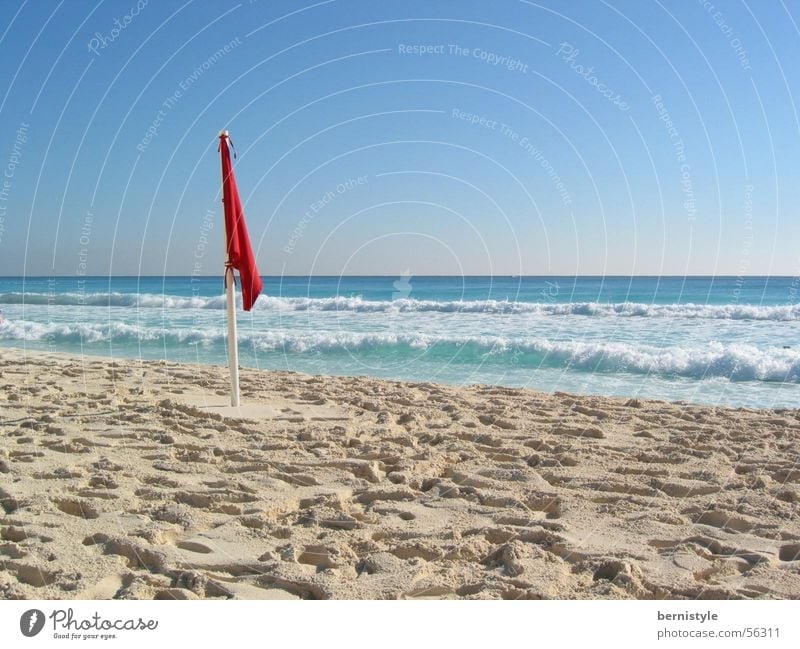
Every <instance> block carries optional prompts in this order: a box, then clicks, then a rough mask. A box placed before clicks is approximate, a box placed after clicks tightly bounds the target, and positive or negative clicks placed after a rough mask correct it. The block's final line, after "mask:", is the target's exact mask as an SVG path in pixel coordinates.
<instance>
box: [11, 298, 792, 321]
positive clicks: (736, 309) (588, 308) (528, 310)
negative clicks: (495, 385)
mask: <svg viewBox="0 0 800 649" xmlns="http://www.w3.org/2000/svg"><path fill="white" fill-rule="evenodd" d="M0 304H29V305H65V306H85V307H95V306H103V307H109V306H110V307H128V308H137V309H224V308H225V296H224V295H219V296H214V297H199V296H191V297H190V296H179V295H163V294H157V293H138V294H137V293H87V294H82V293H60V294H55V295H51V294H47V293H19V292H17V293H2V294H0ZM255 311H262V312H270V311H343V312H354V313H423V312H429V313H430V312H438V313H487V314H521V315H526V314H527V315H532V316H568V315H577V316H597V317H632V318H633V317H641V318H689V319H711V320H772V321H779V322H786V321H794V320H800V305H798V304H795V305H778V306H759V305H748V304H717V305H714V304H692V303H688V304H647V303H641V302H617V303H603V302H572V303H566V304H556V303H541V302H512V301H506V300H415V299H409V298H407V299H399V300H365V299H363V298H361V297H346V296H337V297H327V298H307V297H272V296H264V295H262V296H260V297H259V298H258V301H257V302H256V306H255Z"/></svg>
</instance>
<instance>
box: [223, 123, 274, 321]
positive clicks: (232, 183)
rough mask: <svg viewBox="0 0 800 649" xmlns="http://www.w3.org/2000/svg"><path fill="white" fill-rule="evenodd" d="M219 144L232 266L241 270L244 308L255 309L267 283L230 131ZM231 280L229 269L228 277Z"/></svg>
mask: <svg viewBox="0 0 800 649" xmlns="http://www.w3.org/2000/svg"><path fill="white" fill-rule="evenodd" d="M219 147H220V152H221V153H222V196H223V202H224V204H225V232H226V233H227V237H228V241H227V251H228V265H229V266H230V267H231V268H235V269H236V270H238V271H239V277H240V279H241V284H242V303H243V305H244V310H245V311H249V310H250V309H252V308H253V304H255V301H256V298H257V297H258V295H259V293H261V289H263V288H264V284H263V283H262V281H261V277H260V276H259V274H258V267H257V266H256V258H255V255H253V248H252V247H251V246H250V235H249V234H247V224H246V223H245V221H244V211H243V210H242V201H241V200H240V199H239V190H238V189H237V187H236V178H235V177H234V175H233V168H232V167H231V152H230V149H229V148H228V133H227V132H225V133H222V134H221V135H220V136H219ZM225 281H227V272H226V278H225Z"/></svg>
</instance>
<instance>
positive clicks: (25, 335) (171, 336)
mask: <svg viewBox="0 0 800 649" xmlns="http://www.w3.org/2000/svg"><path fill="white" fill-rule="evenodd" d="M0 340H2V341H22V340H24V341H29V342H47V343H49V344H51V345H58V344H59V343H62V344H70V343H82V344H98V343H108V342H114V343H115V344H124V343H139V344H145V345H147V344H164V343H170V344H174V345H193V344H199V345H203V346H209V347H215V348H221V349H224V344H225V330H224V329H222V328H219V327H216V328H204V329H195V328H191V327H187V328H185V329H180V328H175V327H171V328H168V329H161V328H157V327H138V326H135V325H128V324H123V323H111V324H67V323H49V324H43V323H37V322H30V321H14V322H5V323H3V324H2V325H0ZM239 342H240V345H241V346H243V347H246V346H249V347H250V348H251V349H254V350H255V351H258V352H285V353H295V354H309V353H320V352H325V353H334V354H335V353H349V354H354V355H370V357H373V356H378V357H385V358H391V359H392V360H393V361H397V360H403V359H405V360H408V361H413V359H414V358H416V357H420V356H424V357H425V358H426V359H427V360H429V361H435V362H451V361H453V360H455V359H458V362H463V361H466V362H470V363H476V362H477V363H488V364H493V363H501V364H504V365H508V363H509V362H513V363H514V365H515V366H516V367H530V368H531V369H535V368H537V367H563V368H569V369H571V370H579V371H586V372H632V373H639V374H656V375H662V376H680V377H687V378H694V379H702V378H711V377H724V378H728V379H730V380H735V381H780V382H791V383H800V351H797V350H793V349H781V348H777V347H766V348H763V347H756V346H754V345H748V344H743V343H720V342H711V343H708V344H706V345H703V346H695V347H681V346H671V347H656V346H652V345H632V344H628V343H622V342H603V341H601V342H595V341H592V342H584V341H576V340H550V339H546V338H519V339H512V338H506V337H501V336H488V335H486V336H457V335H428V334H422V333H392V332H363V333H355V332H346V331H330V332H311V331H296V330H294V331H286V330H274V329H273V330H270V331H265V332H263V333H261V332H254V331H252V330H248V329H246V328H242V330H241V331H240V336H239Z"/></svg>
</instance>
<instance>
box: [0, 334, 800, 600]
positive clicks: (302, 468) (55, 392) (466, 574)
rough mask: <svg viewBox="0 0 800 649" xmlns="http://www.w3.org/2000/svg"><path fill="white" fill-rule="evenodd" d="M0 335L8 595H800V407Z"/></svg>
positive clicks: (2, 522)
mask: <svg viewBox="0 0 800 649" xmlns="http://www.w3.org/2000/svg"><path fill="white" fill-rule="evenodd" d="M241 382H242V401H243V403H244V404H245V406H244V407H243V408H242V409H241V410H239V411H236V412H234V411H232V409H231V408H230V406H227V405H226V401H227V399H226V395H227V387H228V381H227V372H226V369H225V368H224V367H222V366H210V365H194V364H191V365H190V364H181V363H177V362H175V363H173V362H167V361H144V360H138V359H137V360H132V359H121V358H108V357H101V356H91V355H88V354H87V355H84V356H80V355H69V354H63V353H60V352H42V351H26V350H23V349H18V348H11V347H2V348H0V386H2V390H0V412H1V413H2V415H0V431H2V441H0V473H2V486H0V505H2V508H0V559H2V560H3V562H4V566H5V571H4V572H2V573H0V598H4V599H11V598H28V599H31V598H36V599H48V598H52V599H70V598H77V599H92V598H101V599H108V598H136V599H140V598H141V599H149V598H157V599H195V598H232V597H237V598H244V599H256V598H258V599H261V598H266V599H275V598H279V599H287V598H288V599H293V598H314V599H377V598H381V599H382V598H437V599H438V598H453V599H456V598H459V599H460V598H468V599H521V598H533V599H542V598H548V599H550V598H557V599H564V598H567V599H569V598H581V599H583V598H591V599H622V598H625V599H651V598H666V599H697V598H724V599H726V598H781V599H791V598H796V597H797V596H798V595H797V594H798V593H800V467H799V466H798V457H797V450H796V449H797V448H798V447H800V444H799V442H800V411H798V410H791V409H776V410H757V409H752V408H727V407H713V406H702V405H694V404H686V405H683V404H680V403H674V402H673V403H670V402H662V401H654V400H647V399H625V398H616V397H599V396H577V395H569V394H565V393H558V392H557V393H554V394H548V393H542V392H536V391H533V390H530V389H525V388H505V387H499V386H484V385H478V386H469V387H456V386H450V385H445V384H434V383H424V382H423V383H414V382H403V381H397V380H390V379H372V378H369V377H348V376H316V375H308V374H301V373H297V372H289V371H273V370H269V371H265V370H256V369H251V368H242V369H241Z"/></svg>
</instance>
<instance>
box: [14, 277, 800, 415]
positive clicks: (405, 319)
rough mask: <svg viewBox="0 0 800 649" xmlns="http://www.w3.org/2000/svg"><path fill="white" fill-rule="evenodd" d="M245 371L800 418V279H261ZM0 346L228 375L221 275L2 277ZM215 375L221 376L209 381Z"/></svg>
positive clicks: (243, 354) (246, 339) (244, 353)
mask: <svg viewBox="0 0 800 649" xmlns="http://www.w3.org/2000/svg"><path fill="white" fill-rule="evenodd" d="M264 285H265V291H264V292H265V295H262V296H261V297H260V298H259V300H258V302H257V303H256V306H255V308H254V309H253V311H251V312H249V313H245V312H243V311H241V310H240V311H239V312H238V325H239V354H240V362H241V364H242V365H243V366H250V367H256V368H261V369H288V370H296V371H301V372H309V373H313V374H342V375H368V376H374V377H382V378H392V379H403V380H411V381H435V382H442V383H451V384H457V385H468V384H475V383H479V384H496V385H506V386H523V387H529V388H534V389H537V390H545V391H556V390H558V391H562V392H573V393H579V394H598V395H607V396H625V397H652V398H658V399H667V400H671V401H676V400H679V401H686V402H691V403H704V404H715V405H733V406H748V407H759V408H782V407H783V408H785V407H789V408H797V407H800V279H798V278H791V277H770V278H764V277H760V278H759V277H747V278H736V277H714V278H712V277H660V278H659V277H418V276H412V275H409V274H407V273H406V274H402V275H400V276H395V277H283V278H275V277H268V278H265V279H264ZM0 309H2V311H3V312H4V316H5V321H4V322H3V323H2V324H0V345H2V346H12V347H23V348H27V349H35V350H51V351H59V352H69V353H85V354H91V355H101V356H110V357H124V358H141V359H167V360H170V361H180V362H186V363H211V364H218V365H221V366H222V365H225V364H226V362H227V361H226V347H225V338H226V323H225V299H224V295H223V286H222V278H221V277H53V278H47V277H28V278H21V277H5V278H0ZM220 371H221V372H225V371H226V370H225V369H222V368H221V369H220Z"/></svg>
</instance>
